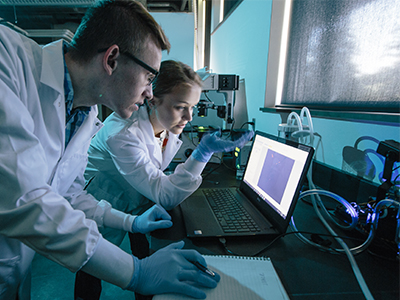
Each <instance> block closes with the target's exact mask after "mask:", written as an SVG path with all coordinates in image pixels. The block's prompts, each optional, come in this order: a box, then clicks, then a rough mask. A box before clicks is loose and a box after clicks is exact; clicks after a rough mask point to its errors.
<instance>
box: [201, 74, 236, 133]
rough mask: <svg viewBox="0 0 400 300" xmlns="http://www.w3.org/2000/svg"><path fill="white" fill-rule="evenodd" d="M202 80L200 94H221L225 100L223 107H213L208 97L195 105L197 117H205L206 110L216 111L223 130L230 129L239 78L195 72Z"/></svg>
mask: <svg viewBox="0 0 400 300" xmlns="http://www.w3.org/2000/svg"><path fill="white" fill-rule="evenodd" d="M197 73H198V74H199V75H200V77H201V78H202V80H203V90H202V92H203V93H204V94H205V95H206V93H208V92H209V91H216V92H217V93H222V94H223V95H224V99H225V103H224V104H225V105H215V104H214V102H213V101H211V99H209V98H208V97H206V98H207V100H200V102H199V103H198V105H197V109H198V116H199V117H206V116H207V115H208V109H215V110H217V116H218V117H219V118H221V119H223V120H224V123H225V124H224V127H225V128H223V129H232V125H233V122H234V117H233V109H234V104H235V103H234V101H235V99H234V97H235V91H236V90H238V89H239V76H237V75H228V74H216V73H209V72H206V71H205V70H204V69H202V70H199V71H197Z"/></svg>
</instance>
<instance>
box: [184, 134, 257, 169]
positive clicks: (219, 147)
mask: <svg viewBox="0 0 400 300" xmlns="http://www.w3.org/2000/svg"><path fill="white" fill-rule="evenodd" d="M253 135H254V132H253V131H252V130H249V131H246V132H245V133H243V134H242V135H241V136H240V138H238V139H237V140H234V141H230V140H223V139H221V132H220V131H216V132H214V133H212V134H207V135H205V136H203V137H202V138H201V141H200V144H199V145H198V146H197V148H196V149H194V151H193V152H192V156H193V158H194V159H196V160H198V161H200V162H208V161H209V159H210V158H211V156H212V155H213V154H214V153H218V152H230V151H233V150H234V149H235V148H236V147H238V148H242V147H243V146H244V145H245V144H246V143H247V142H248V141H250V140H251V138H252V137H253Z"/></svg>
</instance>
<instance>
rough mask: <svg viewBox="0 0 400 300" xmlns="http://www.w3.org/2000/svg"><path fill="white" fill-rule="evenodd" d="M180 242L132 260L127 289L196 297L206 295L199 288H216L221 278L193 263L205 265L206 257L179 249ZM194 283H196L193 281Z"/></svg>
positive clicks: (148, 293) (140, 292)
mask: <svg viewBox="0 0 400 300" xmlns="http://www.w3.org/2000/svg"><path fill="white" fill-rule="evenodd" d="M183 246H184V242H183V241H180V242H177V243H173V244H170V245H168V246H167V247H165V248H163V249H161V250H158V251H157V252H155V253H154V254H152V255H151V256H149V257H146V258H144V259H141V260H139V259H138V258H137V257H133V259H134V268H135V270H134V272H133V277H132V280H131V282H130V284H129V285H128V287H127V289H128V290H130V291H135V292H137V293H139V294H142V295H155V294H163V293H180V294H184V295H187V296H190V297H193V298H197V299H204V298H206V294H205V293H204V292H203V291H202V290H201V289H199V288H198V286H203V287H207V288H215V287H216V286H217V283H218V282H219V280H220V276H219V274H217V273H215V272H214V273H215V277H211V276H210V275H207V274H206V273H204V272H203V271H200V270H199V269H198V268H197V267H196V266H195V265H194V264H193V263H192V262H199V263H200V264H202V265H203V266H207V264H206V262H205V259H204V257H203V256H201V255H200V254H199V253H198V252H197V251H195V250H182V247H183ZM193 283H195V284H193Z"/></svg>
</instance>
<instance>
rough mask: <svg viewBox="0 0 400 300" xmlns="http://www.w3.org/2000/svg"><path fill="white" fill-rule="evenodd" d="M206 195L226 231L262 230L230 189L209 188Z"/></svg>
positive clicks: (205, 192) (205, 191)
mask: <svg viewBox="0 0 400 300" xmlns="http://www.w3.org/2000/svg"><path fill="white" fill-rule="evenodd" d="M204 195H205V196H206V198H207V201H208V203H209V204H210V206H211V208H212V210H213V212H214V214H215V216H216V218H217V220H218V222H219V224H220V225H221V227H222V230H223V231H224V232H225V233H235V232H258V231H260V228H259V227H258V226H257V224H256V222H254V220H253V219H252V218H251V216H250V215H249V214H248V212H247V211H246V210H245V209H244V208H243V206H242V205H241V204H240V203H239V201H238V200H237V199H236V198H235V196H234V195H233V194H232V192H231V191H230V190H228V189H207V190H204Z"/></svg>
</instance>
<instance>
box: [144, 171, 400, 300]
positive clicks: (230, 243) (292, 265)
mask: <svg viewBox="0 0 400 300" xmlns="http://www.w3.org/2000/svg"><path fill="white" fill-rule="evenodd" d="M218 166H219V165H216V164H209V165H208V166H207V168H206V169H205V171H204V172H203V177H204V174H207V172H210V170H213V172H212V173H210V174H209V175H207V176H205V177H204V180H203V183H202V187H226V186H238V185H239V181H238V180H236V178H235V172H234V171H233V169H230V168H229V167H227V166H226V165H221V166H220V167H218ZM170 213H171V215H172V219H173V222H174V225H173V226H172V228H170V229H167V230H159V231H156V232H154V233H153V234H152V237H151V249H152V250H157V249H160V248H161V247H164V246H166V245H167V244H170V243H171V242H173V241H178V240H184V241H185V248H189V249H196V250H198V251H199V252H200V253H202V254H225V255H226V254H228V253H227V252H226V250H225V249H224V247H223V246H222V244H221V243H220V242H219V240H218V239H206V240H205V239H195V240H190V239H188V238H186V234H185V228H184V224H183V217H182V212H181V210H180V208H179V206H178V207H176V208H175V209H173V210H172V211H170ZM294 220H295V222H296V226H297V229H298V230H300V231H311V232H315V233H326V231H325V230H324V228H323V225H322V224H321V222H320V220H319V219H318V217H317V215H316V213H315V211H314V209H313V207H312V206H311V205H309V204H307V203H305V202H303V201H299V202H298V203H297V206H296V209H295V212H294ZM333 229H334V230H335V231H336V228H335V227H333ZM290 231H291V229H290V228H289V229H288V232H290ZM338 234H340V233H339V232H338ZM271 242H272V239H266V238H260V237H257V238H246V239H243V238H241V239H227V241H226V246H227V248H228V249H229V250H230V251H232V252H233V253H235V254H237V255H243V256H254V254H256V253H259V254H257V256H267V257H270V258H271V260H272V262H273V264H274V267H275V269H276V271H277V273H278V275H279V277H280V279H281V281H282V283H283V285H284V287H285V288H286V291H287V293H288V295H289V297H290V299H296V300H300V299H301V300H302V299H304V300H306V299H307V300H309V299H335V300H336V299H343V300H346V299H351V300H358V299H365V297H364V296H363V293H362V291H361V289H360V287H359V285H358V282H357V279H356V277H355V275H354V273H353V271H352V268H351V265H350V262H349V260H348V258H347V256H346V255H345V254H340V255H337V254H330V253H326V252H322V251H320V250H318V249H316V248H315V247H313V246H311V245H306V244H305V243H304V242H302V241H300V240H299V238H298V237H296V236H295V235H294V234H288V235H286V236H284V237H281V238H279V239H277V240H276V241H274V242H273V243H272V244H271ZM348 243H350V242H348ZM354 245H356V244H354ZM267 246H268V247H267ZM349 246H350V247H351V246H353V245H349ZM266 247H267V248H266ZM336 247H338V246H336ZM260 251H261V252H260ZM228 255H229V254H228ZM355 260H356V262H357V264H358V267H359V269H360V271H361V274H362V275H363V277H364V279H365V282H366V283H367V285H368V287H369V289H370V291H371V293H372V295H373V297H374V298H375V299H376V300H378V299H382V300H391V299H393V300H398V299H400V298H399V273H400V272H399V270H400V269H399V262H398V261H395V260H389V259H384V258H380V257H378V256H375V255H372V254H370V253H369V252H368V251H365V252H363V253H361V254H359V255H357V256H355ZM272 300H273V299H272Z"/></svg>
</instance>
